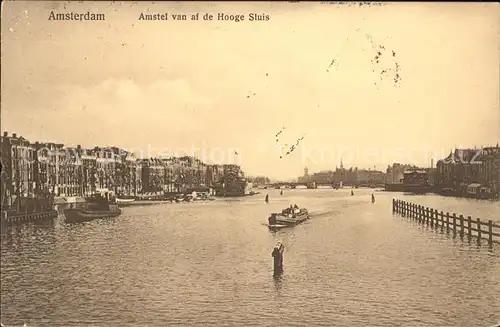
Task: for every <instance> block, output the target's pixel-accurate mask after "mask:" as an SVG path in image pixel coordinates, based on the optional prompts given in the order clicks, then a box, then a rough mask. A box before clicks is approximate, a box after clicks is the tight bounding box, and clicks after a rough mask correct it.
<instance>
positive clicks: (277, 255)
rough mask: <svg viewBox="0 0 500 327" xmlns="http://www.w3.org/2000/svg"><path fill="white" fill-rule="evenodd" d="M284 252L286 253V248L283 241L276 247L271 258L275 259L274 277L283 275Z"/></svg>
mask: <svg viewBox="0 0 500 327" xmlns="http://www.w3.org/2000/svg"><path fill="white" fill-rule="evenodd" d="M283 251H285V246H284V245H283V243H282V242H281V241H278V242H277V243H276V245H275V246H274V249H273V252H272V253H271V256H272V257H273V259H274V273H273V275H274V277H277V276H280V275H281V274H283Z"/></svg>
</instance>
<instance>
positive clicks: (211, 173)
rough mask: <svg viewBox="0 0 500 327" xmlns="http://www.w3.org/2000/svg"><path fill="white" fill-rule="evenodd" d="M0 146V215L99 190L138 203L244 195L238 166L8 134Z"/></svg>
mask: <svg viewBox="0 0 500 327" xmlns="http://www.w3.org/2000/svg"><path fill="white" fill-rule="evenodd" d="M1 147H2V151H1V162H2V181H1V196H2V198H1V204H2V210H4V211H8V212H9V213H10V212H12V213H16V214H21V213H22V214H23V215H25V216H26V215H28V214H34V213H37V211H36V210H35V209H36V207H37V206H38V207H40V206H39V205H38V203H39V202H40V201H41V199H45V202H46V203H56V204H57V203H65V200H64V199H68V198H73V199H76V198H78V197H80V198H81V197H86V196H89V195H91V194H93V193H96V192H98V191H102V190H105V191H106V192H113V193H114V194H115V195H117V196H120V197H122V196H123V197H138V198H143V197H145V196H147V197H158V196H164V195H169V194H170V195H175V194H185V193H187V192H192V191H200V190H201V191H206V192H210V193H212V194H213V195H228V196H242V195H245V194H247V193H248V192H249V183H247V182H246V179H245V176H244V172H243V171H242V170H241V168H240V167H239V166H238V165H234V164H224V165H211V164H207V163H205V162H202V161H201V160H199V159H198V158H195V157H190V156H184V157H162V158H137V157H136V156H135V155H134V153H131V152H129V151H127V150H124V149H120V148H118V147H98V146H96V147H94V148H91V149H85V148H82V147H81V146H76V147H65V146H64V144H59V143H50V142H30V141H29V140H27V139H25V138H23V137H22V136H20V135H17V134H16V133H13V134H12V135H9V134H8V132H4V134H3V136H2V145H1ZM27 202H36V205H32V206H30V205H27V204H26V203H27Z"/></svg>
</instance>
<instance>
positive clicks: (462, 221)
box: [460, 215, 464, 237]
mask: <svg viewBox="0 0 500 327" xmlns="http://www.w3.org/2000/svg"><path fill="white" fill-rule="evenodd" d="M463 236H464V216H463V215H460V237H463Z"/></svg>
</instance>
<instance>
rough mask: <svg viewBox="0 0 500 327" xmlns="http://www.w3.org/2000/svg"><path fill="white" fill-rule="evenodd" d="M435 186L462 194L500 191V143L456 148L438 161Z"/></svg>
mask: <svg viewBox="0 0 500 327" xmlns="http://www.w3.org/2000/svg"><path fill="white" fill-rule="evenodd" d="M435 186H436V188H437V189H438V190H439V191H443V190H450V191H453V192H454V193H458V194H463V195H467V194H474V193H477V192H478V191H484V192H488V193H492V194H493V195H496V196H499V195H500V147H499V145H498V144H497V145H496V146H489V147H482V148H480V149H456V150H454V151H452V152H451V153H450V154H449V155H448V156H447V157H446V158H444V159H442V160H439V161H438V162H437V163H436V175H435Z"/></svg>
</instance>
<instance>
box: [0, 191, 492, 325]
mask: <svg viewBox="0 0 500 327" xmlns="http://www.w3.org/2000/svg"><path fill="white" fill-rule="evenodd" d="M350 192H351V189H340V190H334V189H332V188H330V189H295V190H287V191H285V192H284V194H283V195H280V190H275V189H268V190H264V191H263V192H262V193H261V195H260V196H253V197H242V198H236V199H218V200H216V201H211V202H205V203H201V202H198V203H197V202H193V203H186V204H183V205H161V206H144V207H126V208H124V212H123V214H122V215H121V216H120V217H117V218H112V219H102V220H94V221H91V222H87V223H83V224H77V225H66V224H63V223H61V222H60V221H59V220H58V219H56V220H55V221H54V222H53V223H52V224H45V225H22V226H17V227H12V228H9V229H5V230H3V231H2V235H1V247H0V248H1V257H0V258H1V274H0V278H1V285H0V287H1V294H2V297H1V310H0V312H1V321H2V323H3V324H5V325H8V326H11V325H12V326H22V325H23V323H24V322H26V323H27V325H28V326H51V327H52V326H53V327H62V326H65V327H66V326H69V327H72V326H126V327H128V326H130V327H132V326H134V327H135V326H224V325H226V326H245V327H246V326H332V327H345V326H376V327H384V326H387V327H393V326H419V327H431V326H432V327H434V326H439V327H470V326H492V325H494V324H495V323H497V322H498V321H499V320H500V302H499V301H498V294H500V248H499V246H498V245H495V244H494V245H493V246H492V247H490V246H488V244H487V242H483V243H481V244H479V245H478V244H477V243H475V242H471V243H469V242H464V241H462V240H460V239H459V238H458V237H453V234H452V233H449V234H448V233H446V231H441V230H440V229H432V228H430V227H428V226H427V225H425V224H420V223H412V221H410V220H408V219H406V218H403V217H401V216H400V215H398V214H393V212H392V201H393V199H394V198H395V197H396V198H397V199H400V200H402V201H407V202H411V203H415V204H418V205H424V206H426V207H429V208H436V209H439V210H443V211H445V212H446V211H448V212H450V213H451V212H455V213H460V214H463V215H464V216H473V217H481V219H484V220H485V221H486V220H489V219H492V220H494V221H495V222H496V223H499V222H500V221H499V220H500V217H498V212H500V203H499V202H489V201H477V200H470V199H462V198H450V197H442V196H438V195H432V194H428V195H405V194H397V195H396V196H395V195H394V193H390V192H376V191H374V190H372V189H363V188H359V189H354V195H351V193H350ZM266 194H269V204H266V203H265V202H264V196H265V195H266ZM372 194H375V198H376V202H375V203H371V201H370V199H371V195H372ZM290 204H297V205H299V206H300V207H305V208H307V209H308V210H309V213H310V215H311V219H309V220H307V221H306V222H304V223H303V224H301V225H298V226H296V227H294V228H291V229H284V230H281V231H278V232H270V231H269V230H268V228H267V226H265V223H266V221H267V218H268V216H269V214H270V213H271V212H279V211H281V209H282V208H284V207H287V206H289V205H290ZM278 240H281V241H282V242H283V244H284V246H285V252H284V260H283V264H284V267H283V268H284V272H283V275H282V276H281V277H279V278H274V277H273V258H272V257H271V250H272V249H273V247H274V246H275V244H276V242H277V241H278Z"/></svg>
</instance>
